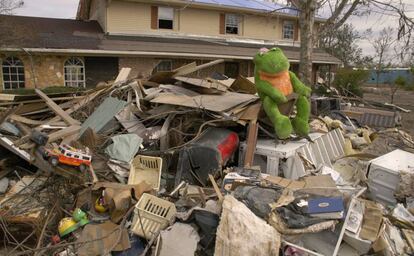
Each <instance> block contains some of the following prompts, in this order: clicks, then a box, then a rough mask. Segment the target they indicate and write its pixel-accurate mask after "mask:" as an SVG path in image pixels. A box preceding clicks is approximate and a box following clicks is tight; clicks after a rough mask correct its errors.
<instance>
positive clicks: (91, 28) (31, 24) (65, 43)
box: [0, 15, 340, 63]
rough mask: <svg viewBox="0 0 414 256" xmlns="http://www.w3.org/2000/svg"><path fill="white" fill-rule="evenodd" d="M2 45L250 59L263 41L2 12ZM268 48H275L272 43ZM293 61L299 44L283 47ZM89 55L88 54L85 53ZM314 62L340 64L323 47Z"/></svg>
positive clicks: (0, 36) (0, 26)
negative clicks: (117, 31) (114, 31)
mask: <svg viewBox="0 0 414 256" xmlns="http://www.w3.org/2000/svg"><path fill="white" fill-rule="evenodd" d="M0 46H1V47H2V48H3V49H4V48H31V49H33V48H46V49H51V50H53V49H69V50H85V51H88V52H89V53H90V52H91V51H96V54H95V55H99V54H102V55H104V54H105V51H111V52H112V55H116V53H114V52H117V51H122V52H123V53H124V54H125V53H127V54H128V53H131V55H139V53H138V52H146V53H153V54H154V55H157V53H159V52H163V53H165V54H167V55H168V54H175V55H177V54H178V55H179V54H183V55H184V54H197V55H198V54H200V55H204V56H208V55H211V56H214V55H219V56H228V57H229V58H250V57H252V56H254V55H255V54H256V52H257V50H258V49H259V48H261V47H264V45H262V44H251V43H242V42H226V41H225V40H223V39H200V38H199V39H197V38H171V37H162V36H152V37H150V36H113V35H105V34H104V32H103V31H102V29H101V27H100V26H99V24H98V23H97V22H96V21H79V20H69V19H51V18H37V17H23V16H8V15H0ZM268 47H273V46H271V45H268ZM279 47H280V48H282V49H283V50H284V52H285V54H286V56H287V57H288V58H289V59H290V60H299V49H298V48H297V47H288V46H279ZM85 54H86V53H85ZM313 59H314V62H318V63H325V62H327V63H340V61H339V60H338V59H337V58H335V57H333V56H332V55H330V54H328V53H326V52H325V51H323V50H320V49H315V51H314V56H313Z"/></svg>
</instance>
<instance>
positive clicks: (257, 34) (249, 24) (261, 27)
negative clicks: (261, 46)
mask: <svg viewBox="0 0 414 256" xmlns="http://www.w3.org/2000/svg"><path fill="white" fill-rule="evenodd" d="M281 34H282V32H281V27H280V23H279V22H278V19H277V18H270V17H260V16H253V15H246V16H245V17H244V36H245V37H248V38H254V39H265V40H279V39H280V38H281Z"/></svg>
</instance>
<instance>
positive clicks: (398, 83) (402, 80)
mask: <svg viewBox="0 0 414 256" xmlns="http://www.w3.org/2000/svg"><path fill="white" fill-rule="evenodd" d="M394 84H395V85H396V86H398V87H399V88H404V87H405V86H406V84H407V81H405V78H404V77H402V76H398V77H397V78H396V79H395V80H394Z"/></svg>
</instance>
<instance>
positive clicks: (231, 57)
mask: <svg viewBox="0 0 414 256" xmlns="http://www.w3.org/2000/svg"><path fill="white" fill-rule="evenodd" d="M22 51H24V52H30V53H40V54H60V55H79V56H113V57H164V58H165V57H177V58H184V57H190V58H195V59H226V60H253V56H237V55H223V54H199V53H179V52H148V51H117V50H87V49H51V48H0V52H22ZM289 61H290V62H291V63H299V60H298V59H289ZM312 63H315V64H334V65H339V64H340V63H338V62H326V61H313V62H312Z"/></svg>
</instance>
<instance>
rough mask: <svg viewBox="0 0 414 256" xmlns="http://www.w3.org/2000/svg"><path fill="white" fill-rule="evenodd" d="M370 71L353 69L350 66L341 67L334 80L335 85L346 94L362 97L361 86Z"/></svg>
mask: <svg viewBox="0 0 414 256" xmlns="http://www.w3.org/2000/svg"><path fill="white" fill-rule="evenodd" d="M368 77H369V72H368V71H367V70H353V69H350V68H342V69H339V70H338V72H337V73H336V75H335V80H334V81H333V84H334V86H335V87H336V88H337V89H338V90H339V91H340V92H341V94H342V95H344V96H350V97H353V96H355V95H356V96H359V97H362V89H361V86H362V85H363V84H364V83H365V82H366V81H367V79H368Z"/></svg>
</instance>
